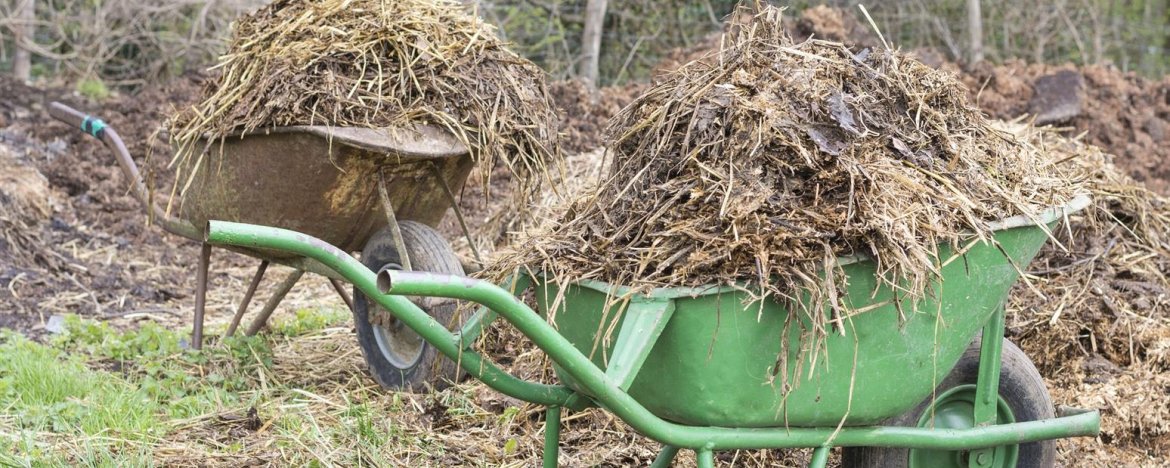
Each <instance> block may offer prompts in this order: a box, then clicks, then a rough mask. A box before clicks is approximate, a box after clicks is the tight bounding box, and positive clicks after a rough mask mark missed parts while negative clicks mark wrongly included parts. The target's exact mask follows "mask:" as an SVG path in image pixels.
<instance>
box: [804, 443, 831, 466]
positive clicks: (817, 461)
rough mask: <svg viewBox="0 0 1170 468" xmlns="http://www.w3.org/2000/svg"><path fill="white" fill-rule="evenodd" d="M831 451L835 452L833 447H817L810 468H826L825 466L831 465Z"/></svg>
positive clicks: (810, 461) (809, 464) (809, 463)
mask: <svg viewBox="0 0 1170 468" xmlns="http://www.w3.org/2000/svg"><path fill="white" fill-rule="evenodd" d="M831 451H833V447H817V448H816V449H815V450H813V453H812V460H809V462H808V468H825V465H828V464H829V452H831Z"/></svg>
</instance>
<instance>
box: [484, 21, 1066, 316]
mask: <svg viewBox="0 0 1170 468" xmlns="http://www.w3.org/2000/svg"><path fill="white" fill-rule="evenodd" d="M781 12H782V10H780V9H777V8H773V7H764V8H762V9H760V10H758V11H757V12H756V13H755V16H754V17H753V19H752V20H751V21H750V22H748V23H746V24H743V25H739V26H737V27H736V28H734V29H733V30H732V31H731V32H730V33H729V34H728V35H726V36H725V37H724V38H723V40H722V44H723V45H722V47H721V50H719V51H718V53H717V55H716V56H714V57H713V58H711V59H709V60H703V61H695V62H691V63H689V64H687V65H685V66H683V67H682V68H681V69H679V70H678V71H676V72H673V73H671V74H669V75H666V76H665V77H663V80H662V82H661V83H660V84H658V85H656V86H654V87H653V88H651V89H650V90H649V91H648V92H647V93H646V94H645V95H643V96H642V97H640V98H639V99H637V100H636V101H635V102H633V103H632V104H631V105H630V106H628V107H627V108H626V109H624V110H623V111H622V112H621V113H620V114H619V115H617V116H616V117H615V118H614V120H613V121H611V122H610V125H609V127H608V129H607V132H606V133H607V135H606V137H607V141H608V144H609V153H608V156H607V157H610V158H612V163H611V170H610V173H609V174H608V175H607V177H606V178H605V179H604V180H602V181H601V182H600V183H599V185H598V186H597V188H596V189H594V190H590V191H588V192H586V193H584V194H582V195H579V196H578V197H577V198H575V199H573V200H570V201H568V202H566V204H565V206H564V207H563V208H562V211H561V212H562V213H565V214H564V215H563V216H561V217H560V218H559V219H556V220H553V221H552V222H550V223H548V224H547V225H545V226H543V227H542V228H540V229H538V230H536V231H534V232H531V233H529V234H528V239H527V240H525V241H521V242H518V243H517V245H518V246H519V247H516V248H515V250H514V251H512V252H510V253H508V254H507V255H505V256H504V257H503V258H502V260H501V261H500V262H499V263H498V264H497V265H496V266H495V268H494V271H493V272H492V274H494V275H500V276H503V275H505V274H508V273H511V272H512V271H515V270H516V269H524V270H528V271H533V272H541V273H543V274H544V275H547V276H551V277H553V278H554V281H556V282H559V283H564V282H574V281H580V280H601V281H605V282H608V283H612V284H619V285H623V286H631V287H633V288H634V290H640V291H646V290H648V289H650V288H654V287H662V286H702V285H708V284H723V285H740V286H743V287H744V288H745V289H747V290H748V291H749V292H753V293H754V294H756V295H757V297H759V298H771V299H772V300H779V301H782V302H785V303H786V304H787V305H788V306H789V310H790V311H791V312H792V313H802V314H806V315H809V316H810V317H812V318H813V322H814V323H815V324H816V330H814V332H815V333H825V332H826V330H827V326H826V321H827V320H829V318H828V317H826V316H825V314H823V313H821V312H820V311H823V310H826V309H829V310H833V311H835V312H836V313H838V314H841V313H845V314H848V313H849V312H850V311H849V310H847V308H846V304H844V303H843V301H842V300H841V298H842V297H843V295H842V294H840V293H841V291H843V290H844V288H845V284H844V281H845V275H844V273H843V271H842V270H841V268H840V267H839V266H838V265H837V261H836V259H837V258H838V257H840V256H848V255H863V256H866V257H869V258H871V259H872V260H873V261H874V262H875V263H876V265H877V267H878V271H879V273H880V275H881V277H880V280H881V281H882V282H883V283H885V284H887V285H890V286H894V290H895V291H898V294H900V295H901V297H903V298H906V299H911V300H916V299H920V298H922V297H924V295H925V294H927V293H928V292H929V285H930V284H931V282H932V281H934V280H936V279H938V278H937V275H938V271H939V267H938V265H939V262H940V259H939V258H938V246H939V245H948V244H949V245H952V246H956V247H961V245H962V244H965V243H969V242H970V241H972V240H973V239H988V240H989V239H990V238H991V232H990V229H989V223H990V222H991V221H994V220H998V219H1002V218H1005V217H1009V216H1015V215H1021V214H1023V215H1034V214H1036V213H1037V212H1039V211H1040V210H1042V209H1044V208H1047V207H1051V206H1058V205H1062V204H1065V203H1066V202H1068V201H1070V200H1071V199H1072V198H1073V197H1075V196H1078V195H1082V194H1084V193H1086V192H1087V191H1086V190H1085V188H1084V187H1083V182H1084V180H1085V177H1083V176H1079V175H1078V174H1079V173H1080V170H1079V168H1078V167H1074V166H1072V165H1068V164H1063V163H1060V162H1055V161H1052V160H1050V159H1049V158H1048V157H1047V156H1046V155H1044V154H1043V153H1042V152H1041V151H1039V150H1038V149H1036V148H1035V147H1033V146H1032V145H1028V144H1026V143H1024V142H1022V141H1021V140H1019V139H1018V138H1017V137H1016V136H1015V135H1013V134H1012V133H1010V132H1007V131H1004V130H1001V129H997V128H996V127H993V126H992V125H991V124H990V123H989V122H988V121H987V120H986V119H985V117H984V116H983V115H982V114H981V113H980V111H979V110H978V109H976V108H975V107H973V106H972V105H971V104H970V103H968V101H967V98H966V95H967V92H966V90H965V89H964V87H963V85H962V84H961V83H960V81H959V80H958V78H957V77H956V76H954V75H952V74H949V73H946V72H941V71H936V70H933V69H931V68H929V67H927V66H925V65H923V64H921V63H920V62H918V61H916V60H914V59H912V58H911V57H909V56H906V55H904V54H901V53H899V52H895V51H891V50H888V49H877V50H870V49H866V50H861V51H851V50H849V49H848V48H847V47H845V46H844V45H842V44H839V43H834V42H828V41H821V40H815V39H814V40H808V41H805V42H801V43H794V42H793V41H792V39H791V38H789V37H788V36H787V35H786V34H785V32H784V31H783V29H782V26H781ZM704 62H705V63H704ZM802 295H805V296H806V300H800V301H798V300H796V298H800V297H801V296H802ZM896 302H898V301H896Z"/></svg>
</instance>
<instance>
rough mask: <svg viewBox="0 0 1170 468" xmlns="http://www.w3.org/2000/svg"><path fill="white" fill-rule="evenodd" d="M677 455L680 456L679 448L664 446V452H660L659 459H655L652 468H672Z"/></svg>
mask: <svg viewBox="0 0 1170 468" xmlns="http://www.w3.org/2000/svg"><path fill="white" fill-rule="evenodd" d="M675 455H678V447H675V446H673V445H663V446H662V451H661V452H658V456H657V457H654V463H652V464H650V468H670V464H671V463H672V462H674V456H675Z"/></svg>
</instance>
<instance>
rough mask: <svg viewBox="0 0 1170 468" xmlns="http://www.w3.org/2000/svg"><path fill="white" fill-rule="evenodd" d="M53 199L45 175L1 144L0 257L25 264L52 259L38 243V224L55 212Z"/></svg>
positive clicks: (45, 263) (40, 262) (47, 263)
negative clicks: (42, 250)
mask: <svg viewBox="0 0 1170 468" xmlns="http://www.w3.org/2000/svg"><path fill="white" fill-rule="evenodd" d="M52 200H53V198H52V194H51V193H50V190H49V181H48V180H47V179H45V176H44V175H42V174H41V173H40V172H39V171H37V170H36V168H34V167H33V166H32V165H30V164H27V163H26V162H24V161H22V160H21V159H19V158H17V156H16V155H15V154H14V153H13V151H12V150H11V149H9V148H8V146H6V145H4V144H0V259H7V260H10V261H12V262H13V263H14V264H15V265H16V266H23V267H33V266H38V265H39V266H50V265H49V264H50V263H53V262H52V260H53V259H52V258H50V257H46V256H45V255H44V254H43V253H42V252H41V251H40V250H41V249H40V245H39V244H40V243H41V242H40V241H41V239H40V237H39V233H40V229H39V226H40V225H41V223H43V222H45V221H47V220H48V219H49V216H50V215H51V214H52V213H53V211H52V208H53V206H52ZM4 263H8V262H6V261H5V262H0V268H2V267H3V266H4Z"/></svg>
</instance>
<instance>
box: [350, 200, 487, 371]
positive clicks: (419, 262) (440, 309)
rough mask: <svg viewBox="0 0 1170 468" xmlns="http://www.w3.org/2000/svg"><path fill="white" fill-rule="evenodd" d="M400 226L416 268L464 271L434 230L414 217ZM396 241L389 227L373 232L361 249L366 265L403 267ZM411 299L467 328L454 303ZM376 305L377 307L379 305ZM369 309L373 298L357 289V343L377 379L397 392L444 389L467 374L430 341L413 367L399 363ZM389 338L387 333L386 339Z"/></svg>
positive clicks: (452, 325) (454, 325)
mask: <svg viewBox="0 0 1170 468" xmlns="http://www.w3.org/2000/svg"><path fill="white" fill-rule="evenodd" d="M398 226H399V230H400V231H401V232H402V242H403V245H404V246H405V248H406V251H407V254H408V256H409V258H410V264H411V268H412V269H413V270H415V271H429V272H434V273H445V274H450V275H459V276H463V275H464V273H463V267H462V266H461V265H460V263H459V257H457V256H456V255H455V252H453V251H452V250H451V246H450V245H449V244H448V243H447V241H446V240H444V239H443V237H442V236H440V235H439V233H438V232H435V230H434V229H431V228H430V227H429V226H427V225H425V224H421V223H416V222H414V221H402V222H399V223H398ZM392 239H393V237H391V235H390V228H389V227H386V228H383V229H382V230H381V231H378V233H376V234H374V236H372V237H371V238H370V240H369V241H367V242H366V246H365V248H364V249H362V256H361V262H362V264H363V265H365V266H366V268H369V269H370V270H373V271H374V272H381V271H382V270H383V269H386V268H401V266H400V265H401V260H400V259H399V255H398V251H397V250H396V249H395V248H394V241H393V240H392ZM410 299H411V302H414V303H415V304H417V305H418V306H419V307H421V308H422V309H423V310H425V311H427V313H429V314H430V315H431V317H434V319H435V320H437V321H438V322H439V323H442V324H445V325H446V326H447V329H449V330H458V329H459V328H461V327H462V326H463V322H464V320H465V318H464V317H461V316H456V315H457V314H456V308H457V307H456V303H455V301H453V300H447V299H440V298H415V297H411V298H410ZM374 306H375V307H376V305H374ZM370 307H371V301H370V300H369V299H367V298H366V296H365V295H363V294H362V293H361V292H360V291H358V290H357V289H356V288H355V289H354V294H353V318H354V327H355V328H356V329H357V337H358V344H359V345H360V346H361V350H362V355H363V356H365V359H366V365H367V367H368V368H369V370H370V374H371V375H372V376H373V377H374V380H375V381H377V382H378V385H381V386H382V387H384V388H388V389H394V390H410V391H413V392H425V391H427V390H431V389H433V390H438V389H442V388H445V387H447V386H449V385H451V384H452V383H454V382H457V381H458V380H459V378H461V377H462V376H463V372H462V371H461V369H459V367H458V366H457V365H456V364H455V362H453V361H451V360H450V359H448V358H447V357H446V356H443V355H442V354H441V353H439V352H438V350H436V349H435V348H434V347H433V346H431V345H430V343H427V342H425V341H423V342H422V352H421V354H420V355H419V357H418V359H417V361H415V362H414V363H413V364H412V365H402V364H396V363H395V362H393V361H392V360H390V359H389V358H387V357H386V355H385V354H384V353H383V351H382V348H381V347H380V346H379V344H378V337H377V335H376V333H377V331H376V330H375V328H377V327H378V325H374V324H372V323H370V321H369V313H370ZM459 315H462V314H459ZM399 326H403V325H401V324H399ZM404 333H409V334H411V335H413V336H415V337H417V335H414V334H413V333H414V332H413V331H410V330H409V329H405V331H404ZM386 339H387V338H385V335H383V340H386ZM414 349H417V348H414Z"/></svg>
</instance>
